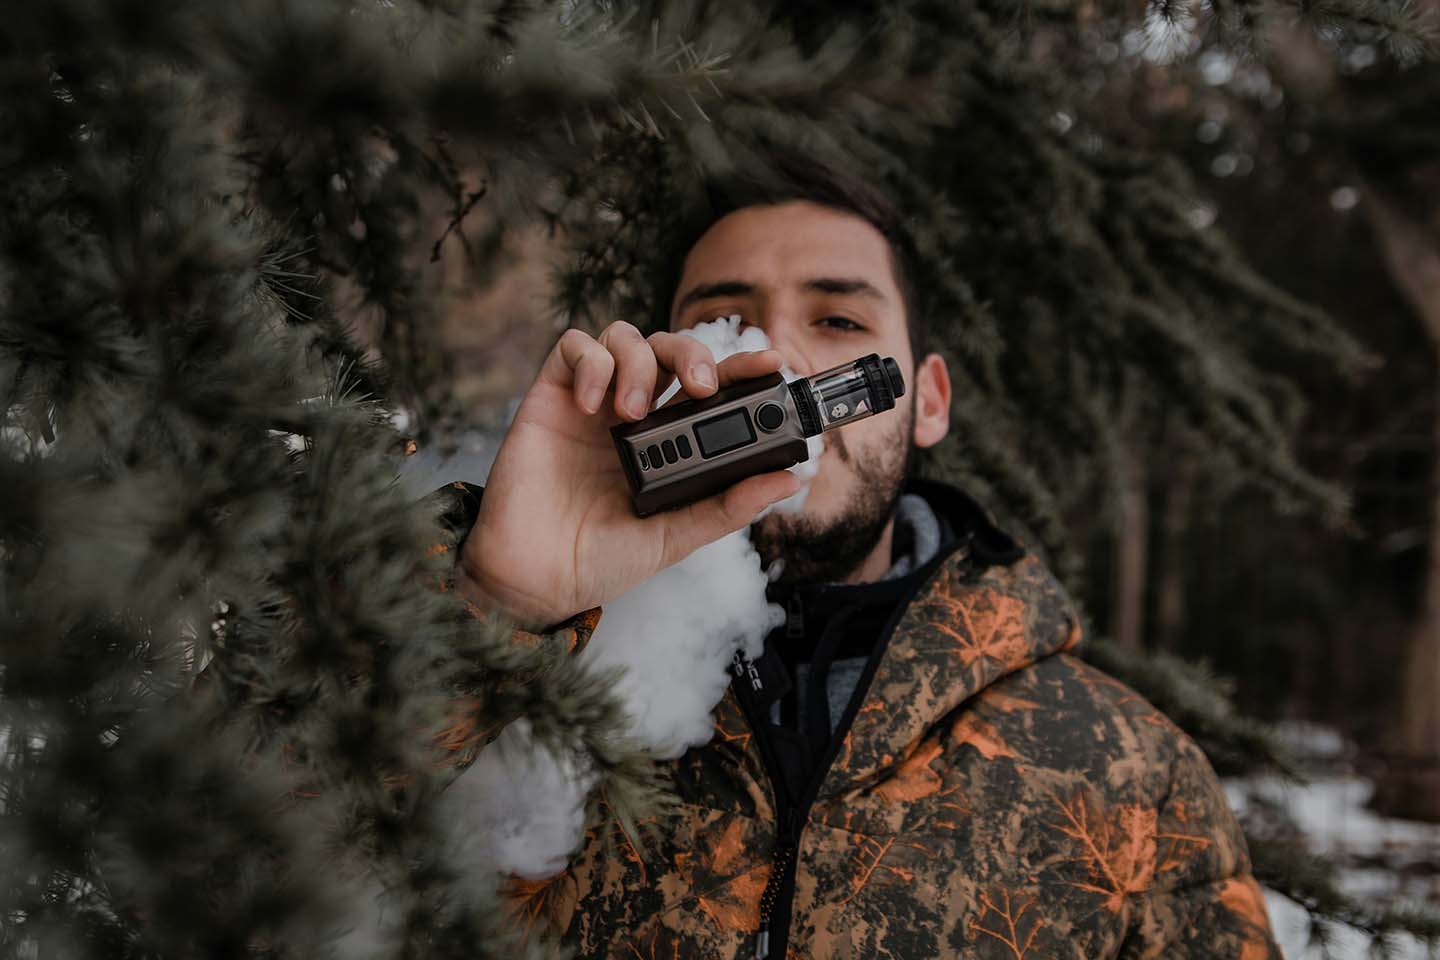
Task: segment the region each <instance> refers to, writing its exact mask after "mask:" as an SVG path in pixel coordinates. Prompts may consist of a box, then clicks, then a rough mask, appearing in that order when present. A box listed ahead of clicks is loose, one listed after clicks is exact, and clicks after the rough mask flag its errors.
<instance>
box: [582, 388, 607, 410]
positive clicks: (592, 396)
mask: <svg viewBox="0 0 1440 960" xmlns="http://www.w3.org/2000/svg"><path fill="white" fill-rule="evenodd" d="M604 399H605V388H604V387H591V388H590V389H589V390H586V391H585V409H586V410H588V411H589V412H591V413H594V412H595V411H596V410H599V409H600V403H601V401H603V400H604Z"/></svg>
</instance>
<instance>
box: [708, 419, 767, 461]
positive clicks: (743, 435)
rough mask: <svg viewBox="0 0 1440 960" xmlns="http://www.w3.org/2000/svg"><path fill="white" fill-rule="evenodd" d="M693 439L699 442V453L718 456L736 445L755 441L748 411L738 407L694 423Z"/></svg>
mask: <svg viewBox="0 0 1440 960" xmlns="http://www.w3.org/2000/svg"><path fill="white" fill-rule="evenodd" d="M695 439H696V440H698V441H699V442H700V455H701V456H702V457H705V458H707V459H708V458H710V457H718V456H720V454H722V453H728V452H729V451H731V450H734V449H735V448H736V447H743V446H745V444H747V443H754V442H755V428H754V427H752V426H751V425H750V412H749V411H748V410H746V409H745V408H744V407H738V408H736V409H734V410H731V411H730V412H729V413H722V414H721V415H720V416H718V417H712V418H711V419H709V420H702V421H700V422H699V423H697V424H695Z"/></svg>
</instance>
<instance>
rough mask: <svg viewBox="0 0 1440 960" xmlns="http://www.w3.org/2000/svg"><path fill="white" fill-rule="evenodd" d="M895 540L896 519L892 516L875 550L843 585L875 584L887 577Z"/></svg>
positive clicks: (881, 532) (843, 581)
mask: <svg viewBox="0 0 1440 960" xmlns="http://www.w3.org/2000/svg"><path fill="white" fill-rule="evenodd" d="M894 539H895V518H894V517H893V516H892V517H891V518H890V520H889V522H887V523H886V524H885V529H884V530H882V531H880V537H879V539H878V540H876V541H875V548H874V549H873V550H871V551H870V554H869V556H867V557H866V558H865V559H864V560H863V561H861V563H860V565H859V566H858V567H856V568H855V569H854V570H853V571H851V573H850V575H849V576H848V577H846V578H845V579H844V580H842V581H841V583H874V582H875V581H876V580H879V579H880V578H881V577H883V576H884V575H885V571H886V570H889V569H890V565H891V556H890V551H891V543H892V542H893V541H894Z"/></svg>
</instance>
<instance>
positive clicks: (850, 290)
mask: <svg viewBox="0 0 1440 960" xmlns="http://www.w3.org/2000/svg"><path fill="white" fill-rule="evenodd" d="M805 289H807V290H815V291H817V292H819V293H834V294H841V295H843V294H859V295H860V296H862V297H870V298H871V299H874V300H884V299H885V294H883V293H881V292H880V291H879V289H878V288H876V286H875V285H874V284H873V283H871V282H870V281H869V280H862V279H860V278H859V277H855V278H837V277H817V278H815V279H814V280H810V281H808V282H807V283H806V284H805Z"/></svg>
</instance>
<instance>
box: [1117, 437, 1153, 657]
mask: <svg viewBox="0 0 1440 960" xmlns="http://www.w3.org/2000/svg"><path fill="white" fill-rule="evenodd" d="M1121 456H1122V457H1123V458H1124V459H1123V462H1122V463H1121V464H1120V465H1119V466H1120V502H1119V509H1118V510H1117V511H1116V527H1117V529H1116V531H1115V580H1114V583H1115V595H1114V604H1113V613H1112V615H1111V624H1112V625H1113V626H1112V630H1111V632H1112V633H1113V634H1114V636H1115V642H1116V643H1118V644H1120V646H1122V647H1125V648H1127V649H1130V650H1139V649H1141V648H1142V647H1143V646H1144V645H1145V640H1144V630H1145V578H1146V574H1147V570H1146V567H1147V565H1148V562H1149V561H1148V556H1147V555H1148V552H1149V550H1148V548H1149V541H1150V504H1149V499H1148V497H1147V496H1146V494H1147V487H1148V484H1147V482H1146V470H1145V454H1144V452H1143V451H1139V450H1136V449H1135V448H1134V447H1132V446H1128V445H1124V446H1122V447H1121Z"/></svg>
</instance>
